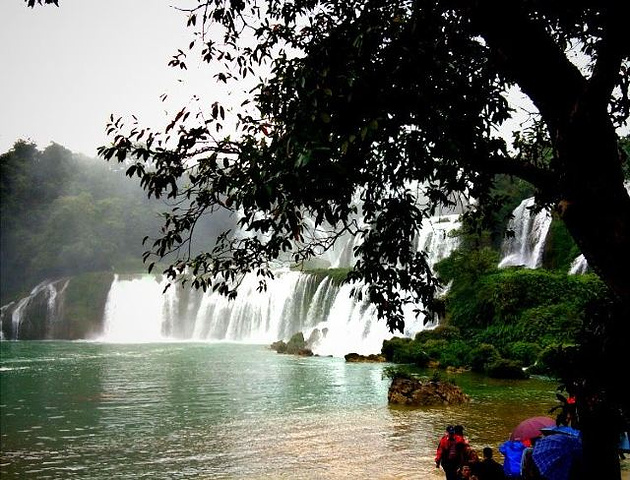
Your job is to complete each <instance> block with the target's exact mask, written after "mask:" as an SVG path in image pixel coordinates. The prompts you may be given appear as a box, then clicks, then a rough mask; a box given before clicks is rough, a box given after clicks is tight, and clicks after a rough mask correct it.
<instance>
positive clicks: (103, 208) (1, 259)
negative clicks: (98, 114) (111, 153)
mask: <svg viewBox="0 0 630 480" xmlns="http://www.w3.org/2000/svg"><path fill="white" fill-rule="evenodd" d="M125 168H126V167H125V166H121V165H119V164H116V163H111V164H110V163H107V162H105V161H104V160H102V159H93V158H89V157H86V156H83V155H78V154H74V153H72V152H71V151H70V150H68V149H66V148H64V147H63V146H61V145H58V144H55V143H52V144H51V145H49V146H48V147H46V148H45V149H44V150H43V151H42V150H39V149H38V148H37V146H36V145H35V144H34V143H31V142H26V141H17V142H16V143H15V144H14V146H13V148H11V149H10V150H9V151H8V152H6V153H3V154H1V155H0V198H1V203H0V208H1V210H0V213H1V224H0V240H1V248H0V265H1V269H0V273H1V277H0V280H1V281H0V289H1V291H0V296H1V298H0V300H1V303H2V304H3V305H4V304H6V303H7V302H8V301H11V300H14V299H15V298H16V297H20V296H23V295H25V294H27V293H28V291H29V290H30V289H31V288H33V286H35V285H36V284H38V283H39V282H41V281H43V280H45V279H49V278H58V277H62V276H66V275H76V274H79V273H84V272H94V271H103V270H109V271H112V270H116V271H130V270H132V271H133V270H135V271H142V270H143V268H144V267H143V265H142V252H143V251H144V250H146V248H145V247H144V246H143V245H142V239H143V238H144V236H146V235H149V236H152V234H154V233H157V232H158V229H159V228H160V227H161V225H162V220H163V219H162V218H161V217H160V215H159V212H161V211H164V210H167V206H166V205H164V203H162V202H158V201H156V200H153V199H148V198H147V195H146V193H145V192H144V191H143V190H142V189H141V188H140V187H139V185H138V182H137V180H132V179H130V178H128V177H126V176H125ZM199 230H200V231H199V234H200V236H202V237H203V238H204V239H206V240H211V237H212V236H213V235H216V232H215V229H213V228H212V227H211V226H210V225H209V224H208V225H202V226H200V228H199ZM199 246H200V247H201V245H199ZM206 248H208V246H207V245H206Z"/></svg>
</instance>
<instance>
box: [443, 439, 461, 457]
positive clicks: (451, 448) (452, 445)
mask: <svg viewBox="0 0 630 480" xmlns="http://www.w3.org/2000/svg"><path fill="white" fill-rule="evenodd" d="M458 443H459V442H458V441H457V439H456V438H449V440H448V449H447V450H446V458H447V460H448V461H449V462H455V461H456V460H457V459H458V457H459V448H458Z"/></svg>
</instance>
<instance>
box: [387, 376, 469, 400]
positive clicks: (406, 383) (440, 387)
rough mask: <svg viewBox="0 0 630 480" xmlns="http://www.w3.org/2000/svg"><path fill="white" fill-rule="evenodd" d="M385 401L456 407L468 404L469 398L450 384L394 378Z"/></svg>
mask: <svg viewBox="0 0 630 480" xmlns="http://www.w3.org/2000/svg"><path fill="white" fill-rule="evenodd" d="M387 400H388V401H389V403H391V404H396V405H408V406H429V405H458V404H461V403H467V402H469V401H470V398H469V397H468V395H466V394H465V393H464V392H462V390H461V389H460V388H459V387H457V386H456V385H453V384H450V383H444V382H434V381H427V382H422V381H420V380H417V379H414V378H404V377H395V378H394V379H393V380H392V384H391V385H390V387H389V392H388V394H387Z"/></svg>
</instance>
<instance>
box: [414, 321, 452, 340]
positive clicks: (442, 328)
mask: <svg viewBox="0 0 630 480" xmlns="http://www.w3.org/2000/svg"><path fill="white" fill-rule="evenodd" d="M458 338H461V332H460V330H459V328H457V327H454V326H452V325H438V326H437V327H435V328H433V329H430V330H421V331H419V332H418V333H416V336H415V338H414V340H415V341H416V342H419V343H424V342H426V341H427V340H455V339H458Z"/></svg>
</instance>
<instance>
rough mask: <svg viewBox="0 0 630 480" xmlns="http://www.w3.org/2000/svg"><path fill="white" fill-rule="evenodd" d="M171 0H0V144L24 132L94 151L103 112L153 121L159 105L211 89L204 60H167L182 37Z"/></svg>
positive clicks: (181, 20) (183, 42) (185, 39)
mask: <svg viewBox="0 0 630 480" xmlns="http://www.w3.org/2000/svg"><path fill="white" fill-rule="evenodd" d="M175 3H177V2H176V0H171V1H169V0H61V1H60V5H61V6H60V7H59V8H57V7H54V6H45V7H36V8H34V9H30V8H27V7H26V2H24V0H0V65H1V66H2V67H1V72H2V73H0V153H1V152H5V151H7V150H8V149H9V148H11V146H12V145H13V143H14V142H15V140H17V139H18V138H24V139H31V140H33V141H35V142H36V143H37V145H38V146H39V148H41V149H43V148H45V147H46V146H47V145H48V144H49V143H50V142H51V141H54V142H56V143H59V144H61V145H63V146H65V147H67V148H69V149H70V150H72V151H74V152H80V153H85V154H87V155H89V156H96V147H98V146H99V145H102V144H104V143H105V142H106V141H107V139H106V136H105V125H106V122H107V119H108V117H109V115H110V113H114V114H115V115H127V114H129V113H134V114H136V116H138V117H139V119H140V122H141V123H142V124H146V125H151V126H152V125H157V124H161V123H163V122H164V120H163V115H164V111H165V109H171V113H172V112H173V110H175V108H176V107H177V106H179V107H180V108H181V106H182V103H185V102H186V101H187V99H189V98H190V97H191V96H192V95H193V93H199V91H200V90H201V89H205V90H208V89H210V91H211V89H212V84H213V82H212V78H211V74H210V73H209V72H208V71H207V70H206V69H203V70H201V69H198V68H197V69H196V68H193V66H192V65H189V71H187V72H183V71H181V70H179V69H174V68H171V67H168V66H167V63H168V61H169V59H170V58H171V56H172V55H173V54H174V53H175V52H176V50H177V48H182V49H183V48H184V47H185V46H187V45H188V43H189V42H190V40H191V38H192V37H191V32H190V31H188V30H187V29H186V26H185V25H186V17H185V14H183V13H182V12H179V11H177V10H175V9H173V8H172V7H171V6H170V5H172V4H175ZM181 3H182V2H181V1H180V2H179V4H181ZM181 79H185V82H179V81H178V80H181ZM162 93H168V94H169V102H170V103H169V102H167V103H162V102H161V101H160V99H159V97H160V95H161V94H162Z"/></svg>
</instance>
